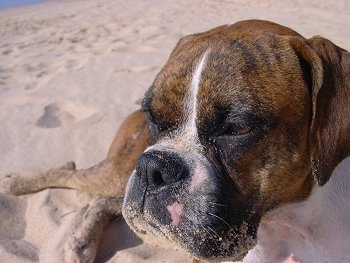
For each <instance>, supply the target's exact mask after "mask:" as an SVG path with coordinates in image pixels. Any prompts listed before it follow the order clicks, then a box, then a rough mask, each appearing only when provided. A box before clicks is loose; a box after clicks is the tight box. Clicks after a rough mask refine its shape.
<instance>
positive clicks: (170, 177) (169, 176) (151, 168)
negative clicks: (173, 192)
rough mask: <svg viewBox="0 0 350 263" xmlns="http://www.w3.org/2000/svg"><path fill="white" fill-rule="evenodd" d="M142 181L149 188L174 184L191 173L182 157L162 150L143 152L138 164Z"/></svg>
mask: <svg viewBox="0 0 350 263" xmlns="http://www.w3.org/2000/svg"><path fill="white" fill-rule="evenodd" d="M136 173H137V175H138V176H139V177H140V183H141V184H142V186H143V187H145V188H148V189H157V188H161V187H163V186H167V185H172V184H174V183H176V182H178V181H180V180H182V179H185V178H186V177H187V176H188V175H189V171H188V168H187V166H186V164H185V163H184V162H183V161H182V159H181V158H180V157H179V156H178V155H176V154H174V153H168V152H165V153H164V152H160V151H150V152H146V153H143V154H142V155H141V156H140V157H139V159H138V161H137V164H136Z"/></svg>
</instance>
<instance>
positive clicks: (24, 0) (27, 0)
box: [0, 0, 44, 8]
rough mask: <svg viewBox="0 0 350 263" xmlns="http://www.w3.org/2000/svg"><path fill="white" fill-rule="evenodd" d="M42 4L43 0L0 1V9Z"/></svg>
mask: <svg viewBox="0 0 350 263" xmlns="http://www.w3.org/2000/svg"><path fill="white" fill-rule="evenodd" d="M40 2H44V0H0V8H8V7H15V6H19V5H28V4H35V3H40Z"/></svg>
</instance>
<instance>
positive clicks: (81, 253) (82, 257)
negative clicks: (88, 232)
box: [64, 236, 98, 263]
mask: <svg viewBox="0 0 350 263" xmlns="http://www.w3.org/2000/svg"><path fill="white" fill-rule="evenodd" d="M97 249H98V243H97V242H96V241H95V240H93V239H87V238H77V237H74V236H73V237H70V238H69V239H68V240H67V242H66V243H65V245H64V256H65V262H66V263H93V262H94V259H95V257H96V253H97Z"/></svg>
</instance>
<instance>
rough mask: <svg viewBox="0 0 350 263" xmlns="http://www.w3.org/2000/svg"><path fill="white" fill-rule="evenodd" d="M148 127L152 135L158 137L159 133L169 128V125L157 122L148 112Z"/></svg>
mask: <svg viewBox="0 0 350 263" xmlns="http://www.w3.org/2000/svg"><path fill="white" fill-rule="evenodd" d="M148 128H149V130H150V132H151V136H152V137H153V138H157V136H158V134H159V133H161V132H163V131H165V130H167V129H168V126H167V125H166V124H163V123H160V122H156V121H155V120H154V119H153V117H152V115H151V114H150V113H149V114H148Z"/></svg>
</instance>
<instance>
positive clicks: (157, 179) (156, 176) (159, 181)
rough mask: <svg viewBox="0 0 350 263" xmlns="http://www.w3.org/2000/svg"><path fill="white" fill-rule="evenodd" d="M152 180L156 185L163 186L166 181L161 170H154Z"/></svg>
mask: <svg viewBox="0 0 350 263" xmlns="http://www.w3.org/2000/svg"><path fill="white" fill-rule="evenodd" d="M152 181H153V184H154V185H155V186H162V185H164V183H165V182H164V180H163V176H162V173H161V172H159V171H154V173H153V175H152Z"/></svg>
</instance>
